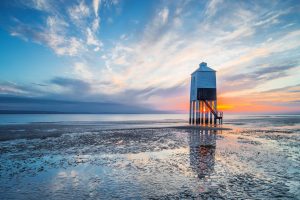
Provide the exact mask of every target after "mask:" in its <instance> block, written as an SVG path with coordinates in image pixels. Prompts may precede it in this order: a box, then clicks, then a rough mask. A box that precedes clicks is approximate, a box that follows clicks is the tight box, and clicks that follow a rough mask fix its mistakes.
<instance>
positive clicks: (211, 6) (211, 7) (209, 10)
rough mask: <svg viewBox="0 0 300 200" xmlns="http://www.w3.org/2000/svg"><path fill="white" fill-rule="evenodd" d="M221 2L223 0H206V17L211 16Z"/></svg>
mask: <svg viewBox="0 0 300 200" xmlns="http://www.w3.org/2000/svg"><path fill="white" fill-rule="evenodd" d="M222 2H223V0H211V1H208V3H207V6H206V10H205V15H206V16H207V17H213V16H214V15H215V14H216V12H217V10H218V6H219V5H220V4H221V3H222Z"/></svg>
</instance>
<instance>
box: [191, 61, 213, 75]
mask: <svg viewBox="0 0 300 200" xmlns="http://www.w3.org/2000/svg"><path fill="white" fill-rule="evenodd" d="M196 72H216V71H215V70H213V69H212V68H210V67H208V66H207V63H206V62H202V63H200V64H199V68H198V69H197V70H196V71H194V72H193V74H194V73H196Z"/></svg>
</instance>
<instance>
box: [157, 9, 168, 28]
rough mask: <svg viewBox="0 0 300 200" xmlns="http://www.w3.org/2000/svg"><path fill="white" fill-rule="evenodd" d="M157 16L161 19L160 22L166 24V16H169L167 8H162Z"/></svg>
mask: <svg viewBox="0 0 300 200" xmlns="http://www.w3.org/2000/svg"><path fill="white" fill-rule="evenodd" d="M158 16H159V17H160V19H161V23H162V24H166V23H167V22H168V17H169V9H167V8H164V9H162V10H161V11H160V12H159V13H158Z"/></svg>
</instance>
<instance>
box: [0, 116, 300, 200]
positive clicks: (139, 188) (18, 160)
mask: <svg viewBox="0 0 300 200" xmlns="http://www.w3.org/2000/svg"><path fill="white" fill-rule="evenodd" d="M299 166H300V115H229V114H225V115H224V122H223V124H222V125H207V126H203V127H200V126H194V125H189V124H188V115H187V114H118V115H117V114H99V115H98V114H32V115H31V114H25V115H21V114H9V115H0V199H41V198H42V199H300V167H299Z"/></svg>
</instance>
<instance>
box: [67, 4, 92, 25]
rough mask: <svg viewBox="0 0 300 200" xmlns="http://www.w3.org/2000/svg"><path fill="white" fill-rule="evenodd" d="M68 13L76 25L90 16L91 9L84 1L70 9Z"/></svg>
mask: <svg viewBox="0 0 300 200" xmlns="http://www.w3.org/2000/svg"><path fill="white" fill-rule="evenodd" d="M68 13H69V16H70V18H71V19H72V20H73V21H75V22H76V23H80V21H81V20H82V19H83V18H85V17H87V16H89V14H90V9H89V8H88V6H87V5H86V4H85V3H84V1H81V2H80V3H79V4H78V5H75V6H73V7H71V8H69V9H68Z"/></svg>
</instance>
